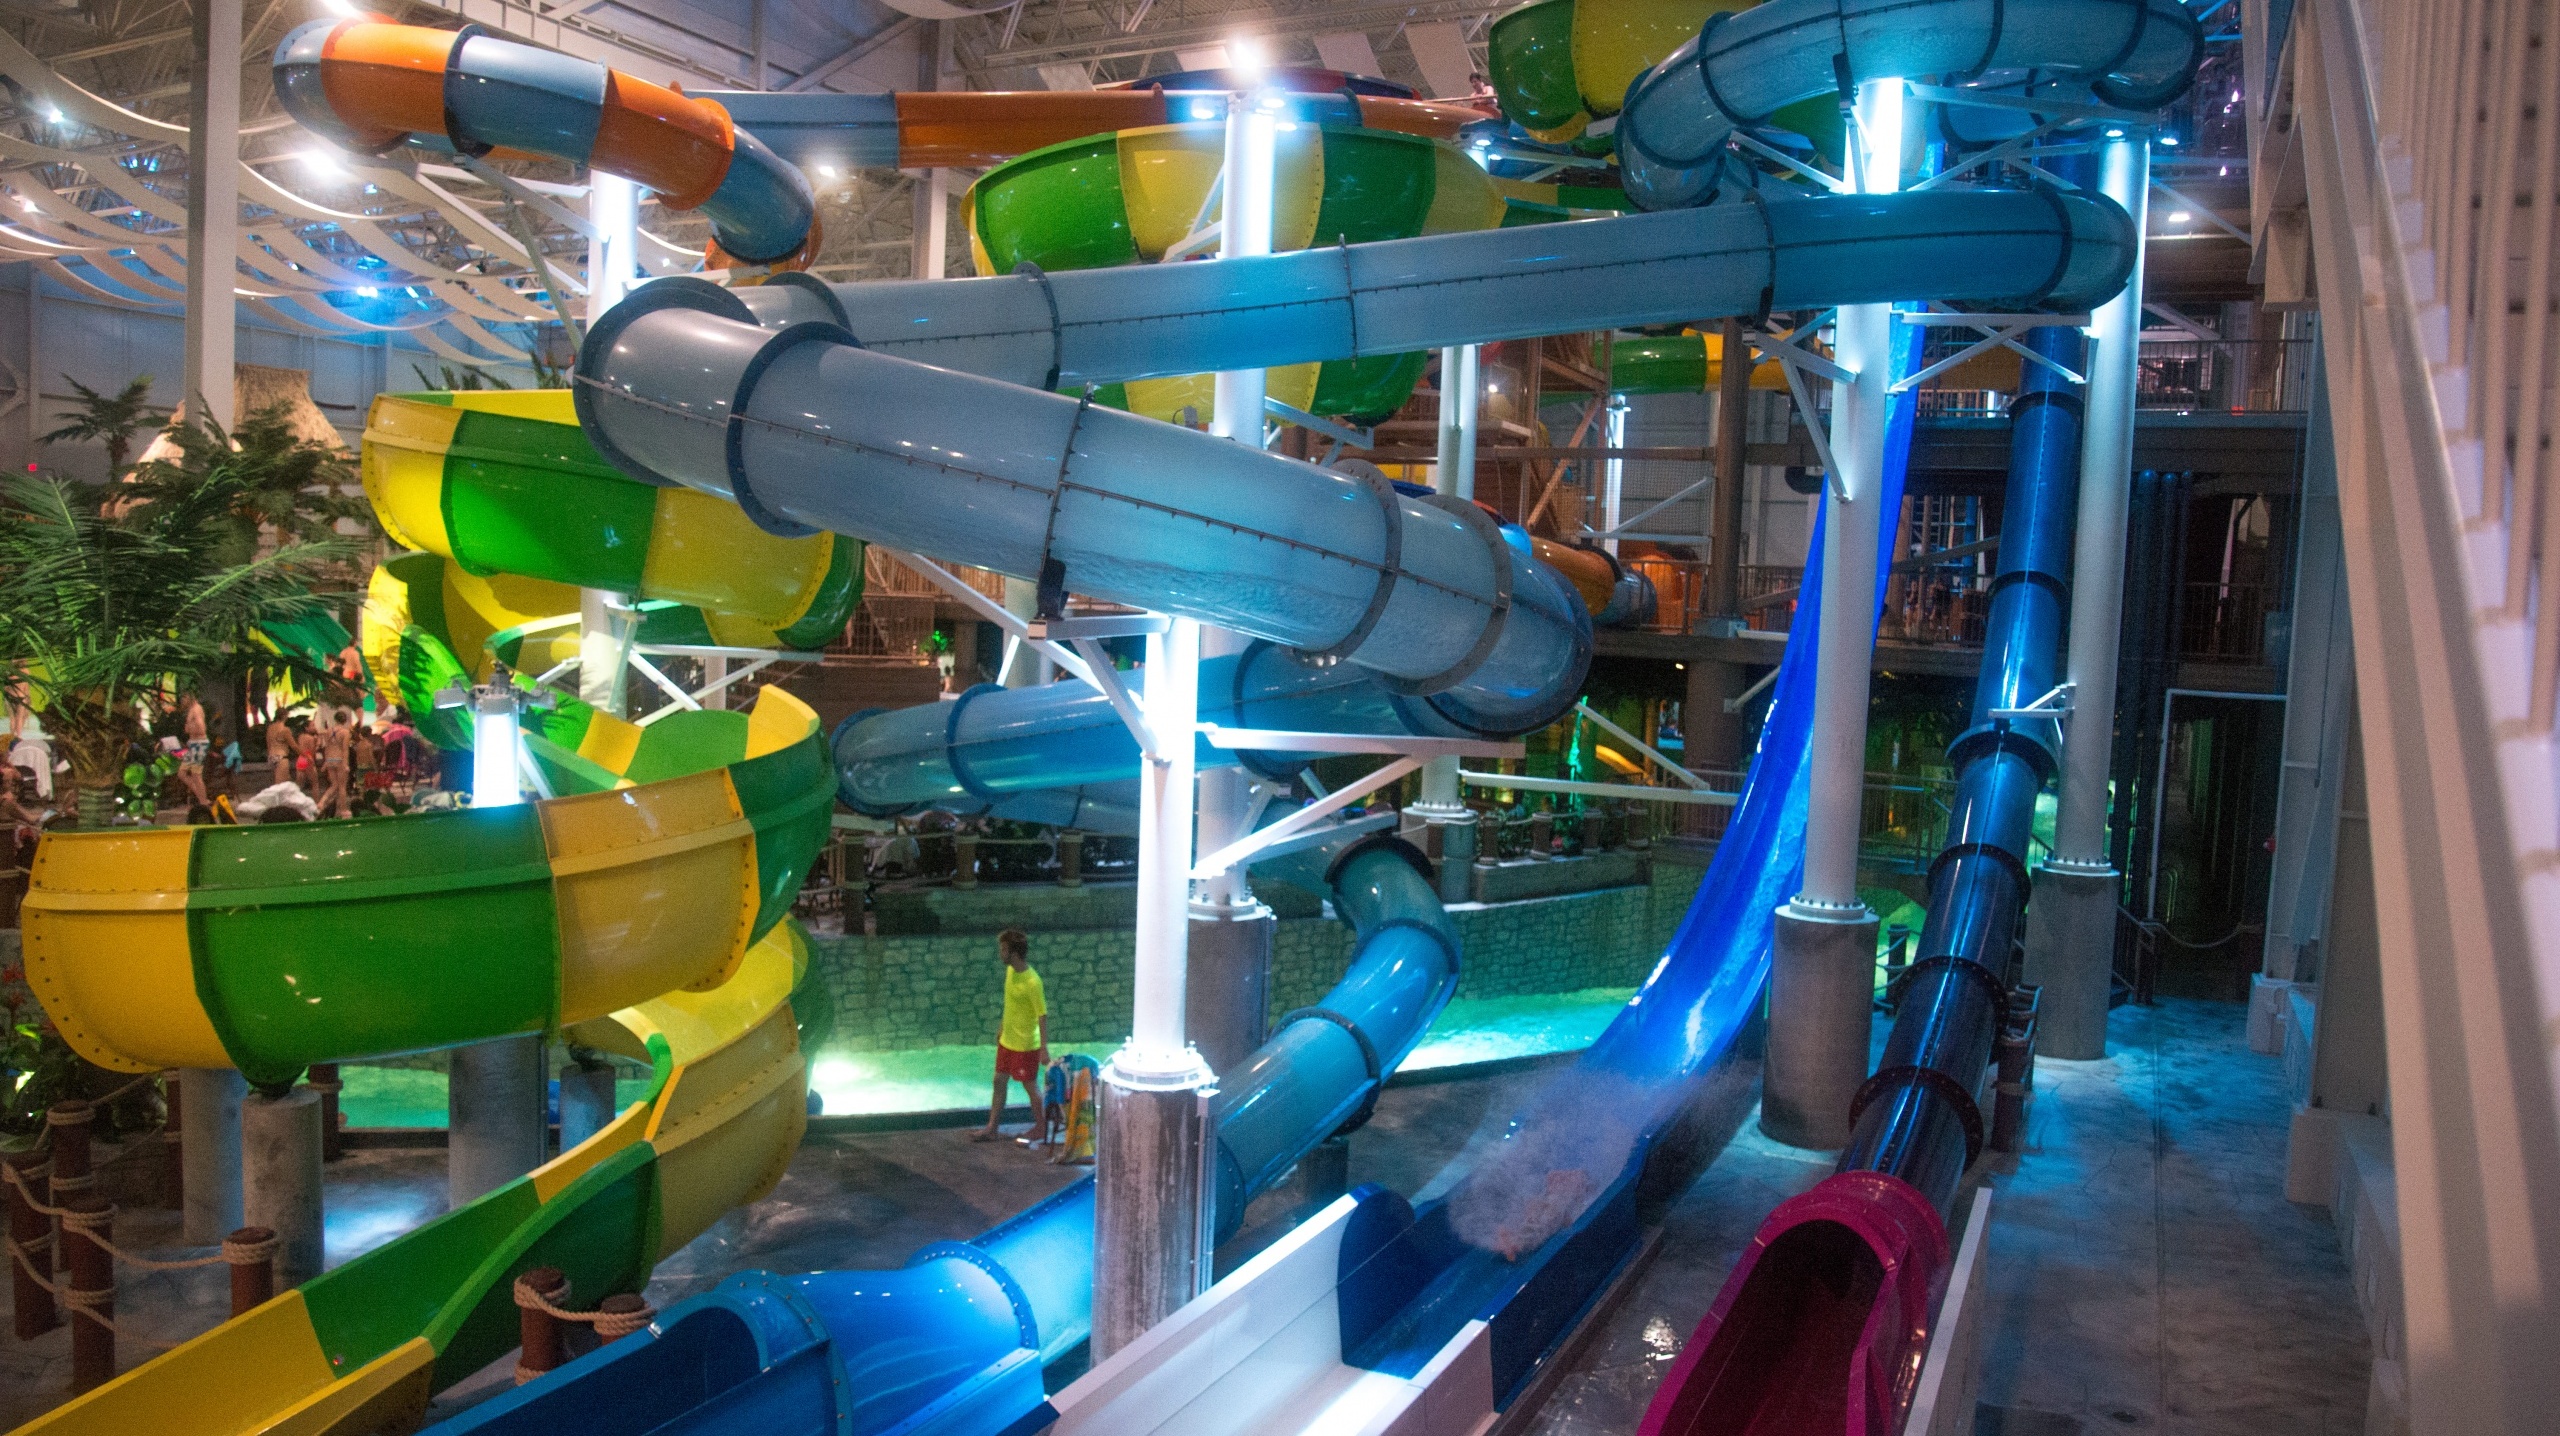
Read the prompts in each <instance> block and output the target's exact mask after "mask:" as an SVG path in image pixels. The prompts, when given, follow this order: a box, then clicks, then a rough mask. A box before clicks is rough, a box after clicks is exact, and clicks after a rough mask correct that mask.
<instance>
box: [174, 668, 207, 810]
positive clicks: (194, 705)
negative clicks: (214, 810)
mask: <svg viewBox="0 0 2560 1436" xmlns="http://www.w3.org/2000/svg"><path fill="white" fill-rule="evenodd" d="M178 722H179V724H180V725H181V726H180V731H181V732H183V733H185V735H186V746H184V747H182V748H180V749H179V750H178V781H179V782H181V783H184V784H185V785H186V788H187V793H188V795H189V796H190V797H192V798H194V799H195V802H196V805H197V806H199V807H203V806H207V805H209V804H211V803H212V801H213V799H212V798H211V797H209V796H208V795H207V794H206V793H205V790H204V760H205V755H207V754H209V753H211V752H212V751H213V737H212V734H211V732H210V730H209V729H208V728H207V727H206V724H205V717H204V704H203V703H202V702H201V701H200V700H198V699H197V697H196V695H194V694H192V693H190V694H188V695H187V696H186V697H184V698H182V699H180V700H179V701H178Z"/></svg>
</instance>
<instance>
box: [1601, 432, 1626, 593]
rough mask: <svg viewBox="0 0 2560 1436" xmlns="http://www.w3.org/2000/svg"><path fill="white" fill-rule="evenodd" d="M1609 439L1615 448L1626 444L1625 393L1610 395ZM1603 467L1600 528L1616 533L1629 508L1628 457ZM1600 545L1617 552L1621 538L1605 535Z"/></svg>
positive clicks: (1610, 460)
mask: <svg viewBox="0 0 2560 1436" xmlns="http://www.w3.org/2000/svg"><path fill="white" fill-rule="evenodd" d="M1608 439H1609V447H1610V448H1612V449H1623V448H1625V447H1626V446H1627V396H1626V395H1624V394H1612V395H1610V396H1609V428H1608ZM1601 471H1602V473H1603V475H1604V477H1603V478H1602V480H1601V486H1600V531H1601V532H1602V533H1605V534H1610V535H1615V534H1616V533H1617V532H1618V515H1619V514H1621V513H1623V512H1625V509H1626V493H1627V461H1626V460H1624V459H1616V458H1613V459H1609V460H1606V461H1605V462H1604V463H1603V465H1602V470H1601ZM1600 546H1601V547H1603V548H1605V549H1607V550H1608V551H1609V552H1611V553H1613V554H1614V553H1616V552H1617V551H1618V540H1617V539H1616V538H1615V537H1610V538H1605V539H1602V540H1601V541H1600Z"/></svg>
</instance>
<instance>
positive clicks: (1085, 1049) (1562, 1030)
mask: <svg viewBox="0 0 2560 1436" xmlns="http://www.w3.org/2000/svg"><path fill="white" fill-rule="evenodd" d="M1634 995H1635V989H1634V988H1631V987H1591V988H1584V989H1582V990H1581V991H1579V992H1554V993H1541V994H1537V995H1533V996H1526V997H1476V998H1464V997H1462V998H1458V999H1456V1000H1454V1001H1452V1002H1451V1003H1450V1004H1449V1005H1448V1007H1447V1008H1445V1009H1443V1010H1442V1012H1441V1014H1440V1019H1439V1020H1438V1021H1437V1022H1434V1023H1432V1024H1431V1030H1430V1031H1429V1032H1427V1033H1425V1034H1424V1035H1423V1039H1422V1043H1421V1045H1420V1046H1418V1047H1416V1048H1415V1049H1414V1050H1413V1054H1412V1055H1411V1056H1410V1057H1408V1058H1406V1059H1405V1063H1404V1069H1403V1070H1405V1071H1408V1072H1420V1071H1428V1070H1431V1069H1434V1068H1444V1067H1459V1066H1470V1065H1473V1064H1476V1063H1481V1062H1500V1061H1505V1060H1508V1059H1512V1058H1519V1057H1536V1056H1542V1055H1545V1054H1547V1053H1552V1052H1574V1051H1579V1050H1580V1049H1582V1048H1585V1047H1588V1046H1590V1045H1591V1043H1592V1040H1593V1039H1594V1038H1596V1037H1598V1036H1599V1035H1600V1030H1601V1029H1602V1028H1604V1027H1606V1026H1608V1025H1609V1020H1610V1019H1611V1018H1613V1017H1615V1016H1617V1015H1618V1009H1619V1008H1621V1007H1624V1006H1625V1005H1626V1003H1627V999H1628V998H1630V997H1632V996H1634ZM1117 1045H1118V1044H1116V1043H1108V1042H1103V1043H1077V1044H1068V1045H1066V1046H1063V1047H1060V1048H1056V1049H1053V1050H1055V1051H1063V1052H1081V1053H1083V1054H1085V1055H1087V1056H1089V1057H1092V1058H1094V1059H1095V1060H1097V1061H1099V1060H1101V1059H1102V1058H1105V1057H1108V1056H1110V1055H1111V1052H1112V1050H1113V1049H1114V1048H1115V1047H1116V1046H1117ZM995 1058H996V1051H995V1048H994V1046H993V1045H989V1046H984V1047H924V1048H915V1049H911V1050H908V1051H903V1052H826V1053H821V1054H820V1055H819V1057H818V1059H817V1061H816V1062H815V1063H813V1064H812V1065H811V1068H810V1072H809V1085H810V1087H811V1088H812V1089H813V1090H814V1091H816V1092H817V1094H818V1096H819V1098H820V1099H821V1100H822V1101H824V1102H825V1103H826V1113H827V1115H828V1116H831V1117H836V1116H878V1115H887V1114H892V1113H902V1112H941V1111H951V1110H956V1109H962V1108H976V1107H979V1106H982V1105H983V1104H984V1103H985V1102H986V1100H987V1092H988V1088H989V1086H990V1085H991V1079H992V1077H993V1074H994V1072H995ZM340 1075H341V1077H342V1078H343V1080H344V1081H345V1082H346V1090H345V1092H344V1093H343V1094H342V1095H341V1096H340V1098H339V1102H340V1105H341V1106H342V1107H343V1109H344V1110H345V1112H346V1114H347V1118H346V1120H347V1125H349V1126H351V1127H441V1126H443V1125H444V1123H445V1078H444V1074H443V1073H441V1072H431V1071H423V1070H417V1069H412V1068H396V1067H361V1066H349V1067H345V1068H343V1069H341V1073H340ZM647 1091H648V1083H647V1082H646V1081H644V1080H631V1079H625V1080H623V1081H621V1082H618V1083H616V1084H615V1097H616V1100H617V1101H618V1102H620V1103H621V1104H624V1105H628V1104H630V1103H632V1102H636V1101H638V1100H639V1099H640V1097H641V1096H642V1095H643V1094H644V1093H646V1092H647ZM1015 1098H1016V1100H1017V1101H1018V1100H1020V1089H1018V1088H1017V1089H1015Z"/></svg>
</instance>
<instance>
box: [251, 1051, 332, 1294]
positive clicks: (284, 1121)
mask: <svg viewBox="0 0 2560 1436" xmlns="http://www.w3.org/2000/svg"><path fill="white" fill-rule="evenodd" d="M240 1156H241V1163H240V1165H241V1171H242V1174H243V1178H244V1180H243V1183H242V1186H243V1196H244V1201H243V1204H242V1212H243V1215H244V1216H245V1217H246V1219H247V1221H246V1224H247V1225H249V1226H253V1227H264V1228H266V1229H267V1230H269V1231H271V1232H274V1233H275V1234H276V1255H275V1273H276V1277H275V1279H276V1285H278V1286H280V1287H294V1286H300V1285H302V1284H303V1283H304V1282H306V1281H309V1280H311V1279H312V1278H313V1277H315V1276H318V1275H319V1274H320V1267H321V1262H322V1259H323V1257H324V1256H325V1255H326V1252H325V1248H324V1244H323V1238H322V1226H321V1219H320V1094H319V1093H317V1092H314V1091H312V1090H311V1089H310V1088H308V1087H296V1088H294V1089H293V1090H292V1091H290V1092H287V1093H286V1094H284V1095H283V1096H281V1097H269V1096H267V1095H265V1094H264V1093H253V1094H251V1095H250V1097H249V1098H248V1099H247V1100H246V1101H244V1102H242V1103H241V1104H240Z"/></svg>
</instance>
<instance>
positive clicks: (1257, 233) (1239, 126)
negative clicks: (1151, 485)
mask: <svg viewBox="0 0 2560 1436" xmlns="http://www.w3.org/2000/svg"><path fill="white" fill-rule="evenodd" d="M1266 98H1268V97H1264V96H1246V95H1238V96H1236V97H1235V99H1234V100H1233V101H1232V102H1231V103H1230V104H1229V105H1228V108H1227V149H1226V160H1225V165H1226V168H1225V175H1226V213H1225V215H1224V217H1223V218H1222V220H1221V221H1220V225H1219V242H1218V257H1219V258H1221V259H1244V258H1250V257H1252V256H1256V255H1264V254H1269V253H1270V252H1271V203H1272V201H1271V193H1272V188H1273V185H1274V183H1275V180H1276V171H1277V168H1278V162H1279V147H1280V121H1279V117H1278V116H1277V115H1275V114H1273V113H1272V111H1271V110H1270V109H1269V108H1267V107H1266V105H1265V103H1264V100H1265V99H1266ZM1263 380H1264V371H1262V370H1260V369H1230V370H1223V371H1221V372H1220V373H1219V375H1218V380H1217V395H1216V399H1215V402H1214V406H1213V408H1212V410H1211V416H1210V420H1209V432H1210V433H1213V434H1216V435H1217V436H1218V437H1220V438H1223V439H1237V440H1241V441H1243V442H1245V443H1248V444H1251V445H1252V446H1253V447H1255V448H1257V449H1258V448H1261V447H1262V399H1263V393H1264V384H1263Z"/></svg>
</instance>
